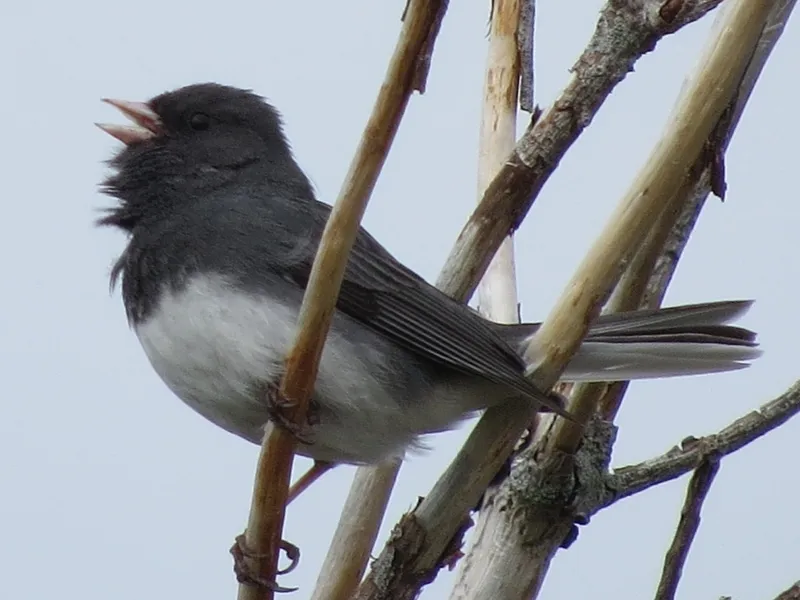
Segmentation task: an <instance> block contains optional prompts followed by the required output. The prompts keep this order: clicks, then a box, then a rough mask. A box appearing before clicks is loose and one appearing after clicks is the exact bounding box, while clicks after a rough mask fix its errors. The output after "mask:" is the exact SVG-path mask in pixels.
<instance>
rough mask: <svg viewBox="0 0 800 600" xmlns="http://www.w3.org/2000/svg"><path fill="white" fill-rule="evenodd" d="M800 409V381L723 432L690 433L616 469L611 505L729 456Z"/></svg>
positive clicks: (610, 480) (612, 480)
mask: <svg viewBox="0 0 800 600" xmlns="http://www.w3.org/2000/svg"><path fill="white" fill-rule="evenodd" d="M798 412H800V381H798V382H797V383H795V384H794V385H793V386H792V387H791V388H789V389H788V390H787V391H786V392H785V393H784V394H782V395H780V396H779V397H777V398H775V399H774V400H772V401H770V402H767V403H766V404H764V405H763V406H762V407H761V408H760V409H758V410H755V411H753V412H751V413H750V414H748V415H746V416H744V417H741V418H740V419H737V420H736V421H734V422H733V423H731V424H730V425H728V426H727V427H725V428H724V429H722V430H721V431H720V432H719V433H715V434H713V435H709V436H706V437H703V438H700V439H697V438H694V437H691V436H690V437H687V438H686V439H685V440H683V442H681V444H680V445H679V446H676V447H674V448H673V449H672V450H670V451H669V452H667V453H666V454H663V455H661V456H657V457H655V458H651V459H649V460H646V461H644V462H641V463H638V464H635V465H630V466H627V467H622V468H620V469H615V471H614V473H613V475H611V476H610V477H609V482H608V487H609V490H610V492H611V494H610V496H609V497H608V498H607V500H606V501H605V502H604V503H603V504H604V506H609V505H610V504H613V503H614V502H617V501H618V500H621V499H622V498H627V497H628V496H632V495H634V494H638V493H639V492H642V491H644V490H646V489H647V488H650V487H653V486H654V485H658V484H660V483H664V482H665V481H671V480H673V479H676V478H678V477H680V476H681V475H683V474H685V473H688V472H689V471H691V470H693V469H696V468H697V467H698V465H700V464H701V463H702V462H703V461H704V460H706V457H707V456H710V455H717V454H718V455H719V456H726V455H728V454H731V453H732V452H736V451H737V450H739V449H740V448H742V447H744V446H746V445H747V444H749V443H750V442H752V441H753V440H756V439H758V438H760V437H761V436H762V435H764V434H765V433H768V432H770V431H772V430H773V429H775V428H776V427H778V426H780V425H782V424H783V423H785V422H786V421H788V420H789V419H790V418H792V417H793V416H794V415H796V414H797V413H798Z"/></svg>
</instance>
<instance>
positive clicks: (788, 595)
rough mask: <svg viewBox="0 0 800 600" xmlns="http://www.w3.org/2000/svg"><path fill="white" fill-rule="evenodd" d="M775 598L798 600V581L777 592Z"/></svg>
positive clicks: (779, 599) (799, 584)
mask: <svg viewBox="0 0 800 600" xmlns="http://www.w3.org/2000/svg"><path fill="white" fill-rule="evenodd" d="M775 600H800V581H798V582H796V583H795V584H794V585H793V586H792V587H790V588H788V589H786V590H784V591H782V592H781V593H780V594H778V595H777V596H776V597H775Z"/></svg>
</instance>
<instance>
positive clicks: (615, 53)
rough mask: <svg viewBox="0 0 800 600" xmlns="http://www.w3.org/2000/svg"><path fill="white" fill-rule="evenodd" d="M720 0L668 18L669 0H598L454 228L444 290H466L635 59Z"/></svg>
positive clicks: (459, 294)
mask: <svg viewBox="0 0 800 600" xmlns="http://www.w3.org/2000/svg"><path fill="white" fill-rule="evenodd" d="M721 1H722V0H712V1H708V0H682V2H681V3H680V5H681V6H682V7H683V8H682V9H681V11H679V12H678V14H677V15H673V17H674V18H673V19H672V20H671V21H667V20H664V19H663V18H661V16H660V15H659V11H660V7H661V6H662V4H664V5H667V4H669V5H674V4H677V3H676V2H674V1H673V2H670V1H669V0H613V1H610V2H608V3H607V4H606V5H605V7H604V8H603V9H602V11H601V13H600V18H599V20H598V23H597V27H596V29H595V31H594V35H593V36H592V38H591V40H590V41H589V43H588V45H587V47H586V49H585V50H584V51H583V53H582V55H581V56H580V58H579V59H578V61H577V62H576V63H575V65H574V66H573V68H572V79H571V80H570V82H569V83H568V84H567V87H566V88H565V89H564V91H563V92H562V93H561V95H560V96H559V98H558V99H557V100H556V101H555V102H554V103H553V104H552V106H550V107H549V108H548V109H547V111H545V113H544V114H543V115H542V116H541V117H540V118H539V119H537V120H536V121H535V123H532V124H531V126H530V127H529V129H528V130H527V131H526V132H525V134H524V135H523V136H522V137H521V138H520V139H519V141H518V142H517V145H516V147H515V148H514V151H513V152H512V153H511V155H510V156H509V157H508V158H507V159H506V160H505V162H504V164H503V168H502V169H501V170H500V172H499V173H498V174H497V176H496V177H495V178H494V179H493V180H492V183H491V184H490V185H489V187H488V188H487V189H486V192H485V193H484V195H483V199H482V200H481V203H480V204H479V206H478V208H477V209H476V210H475V212H473V214H472V215H471V216H470V218H469V220H468V221H467V223H466V224H465V225H464V228H463V229H462V230H461V233H460V234H459V237H458V240H457V242H456V245H455V247H454V248H453V250H452V252H451V253H450V256H449V257H448V259H447V261H446V263H445V266H444V268H443V269H442V273H441V275H440V276H439V282H440V283H441V284H445V283H446V284H448V285H447V291H448V293H449V294H450V295H451V296H453V297H454V298H459V299H465V298H469V297H470V296H472V293H473V292H474V291H475V286H476V285H477V284H478V281H479V280H480V278H481V275H482V274H483V273H484V272H485V270H486V267H487V265H488V264H489V261H490V260H491V258H492V256H493V255H494V252H495V251H496V250H497V248H498V247H499V246H500V244H501V243H502V241H503V240H504V239H505V238H506V236H507V235H508V234H509V233H511V232H513V231H515V230H516V229H517V228H518V227H519V226H520V224H521V223H522V220H523V219H524V218H525V215H526V214H527V213H528V210H530V208H531V206H532V205H533V202H534V200H535V199H536V198H537V196H538V195H539V192H540V191H541V189H542V187H543V186H544V184H545V183H546V182H547V180H548V179H549V177H550V175H551V174H552V173H553V172H554V171H555V169H556V167H557V166H558V163H559V161H560V160H561V159H562V157H563V156H564V154H565V153H566V152H567V150H568V149H569V147H570V146H571V145H572V144H573V142H575V140H576V139H578V136H579V135H580V134H581V133H582V132H583V130H584V129H585V128H586V127H587V126H588V125H589V124H590V123H591V122H592V119H593V118H594V115H595V114H596V113H597V111H598V110H599V109H600V106H601V105H602V104H603V102H604V101H605V99H606V98H607V97H608V95H609V94H610V93H611V92H612V91H613V89H614V88H615V87H616V85H617V84H618V83H620V82H621V81H622V80H623V79H624V78H625V76H626V75H627V74H628V73H630V72H632V71H633V66H634V64H635V63H636V61H637V60H639V58H640V57H641V56H642V55H644V54H646V53H648V52H650V51H652V50H653V49H654V48H655V46H656V44H657V43H658V41H659V40H660V39H661V38H662V37H664V36H665V35H668V34H670V33H674V32H675V31H678V30H679V29H680V28H682V27H684V26H686V25H688V24H689V23H692V22H693V21H695V20H696V19H698V18H700V17H701V16H703V14H705V13H706V12H708V11H709V10H711V9H712V8H714V7H715V6H716V5H717V4H719V3H720V2H721ZM667 16H670V15H667ZM440 287H443V285H442V286H440Z"/></svg>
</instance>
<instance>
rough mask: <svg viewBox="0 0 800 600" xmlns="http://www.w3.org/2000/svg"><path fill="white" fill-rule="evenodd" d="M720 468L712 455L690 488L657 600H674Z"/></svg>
mask: <svg viewBox="0 0 800 600" xmlns="http://www.w3.org/2000/svg"><path fill="white" fill-rule="evenodd" d="M718 470H719V460H718V459H717V458H716V457H713V456H709V457H708V458H707V459H706V460H705V461H704V462H703V463H702V464H701V465H700V466H699V467H697V469H696V470H695V472H694V475H692V480H691V481H690V482H689V487H688V488H687V490H686V501H685V502H684V504H683V510H681V518H680V521H679V522H678V527H677V529H676V530H675V537H674V538H673V539H672V544H671V545H670V547H669V550H667V555H666V557H665V558H664V570H663V571H662V573H661V581H660V582H659V584H658V591H657V592H656V600H674V598H675V592H676V591H677V589H678V582H679V581H680V579H681V574H682V573H683V565H685V564H686V558H687V557H688V556H689V548H691V546H692V542H693V541H694V536H695V535H696V534H697V530H698V529H699V528H700V511H701V510H702V508H703V502H704V501H705V499H706V496H707V495H708V492H709V490H710V489H711V484H712V483H713V481H714V477H716V475H717V471H718Z"/></svg>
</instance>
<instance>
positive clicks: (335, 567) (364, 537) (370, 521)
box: [311, 460, 400, 600]
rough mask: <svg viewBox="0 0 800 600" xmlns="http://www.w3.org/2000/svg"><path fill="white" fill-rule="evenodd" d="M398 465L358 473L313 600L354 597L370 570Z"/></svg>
mask: <svg viewBox="0 0 800 600" xmlns="http://www.w3.org/2000/svg"><path fill="white" fill-rule="evenodd" d="M399 465H400V461H399V460H397V461H392V462H391V463H387V464H386V465H378V466H375V467H361V468H359V469H358V470H357V471H356V475H355V477H354V478H353V484H352V485H351V486H350V493H349V494H348V496H347V500H346V501H345V504H344V510H342V516H341V517H340V519H339V524H338V526H337V527H336V532H335V533H334V534H333V541H332V542H331V546H330V548H328V554H327V555H326V556H325V562H324V563H323V564H322V568H321V569H320V573H319V576H318V577H317V584H316V586H315V588H314V593H313V595H312V596H311V600H327V599H342V600H345V599H349V598H351V597H352V596H353V592H354V591H355V590H356V588H358V584H359V583H360V582H361V578H362V577H363V576H364V571H365V570H366V568H367V561H368V560H369V553H370V552H371V551H372V546H373V545H374V544H375V538H376V537H377V534H378V529H379V528H380V525H381V520H382V519H383V514H384V512H385V511H386V504H387V503H388V501H389V497H390V496H391V492H392V487H393V486H394V482H395V479H396V477H397V473H398V471H399Z"/></svg>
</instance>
